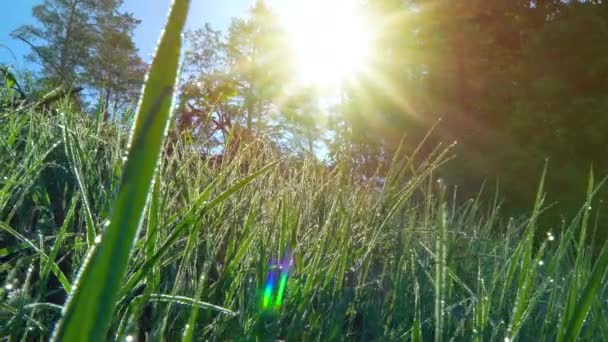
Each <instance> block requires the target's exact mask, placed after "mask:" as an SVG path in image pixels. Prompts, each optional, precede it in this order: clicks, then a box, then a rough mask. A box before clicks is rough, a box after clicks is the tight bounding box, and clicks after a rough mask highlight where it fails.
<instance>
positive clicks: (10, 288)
mask: <svg viewBox="0 0 608 342" xmlns="http://www.w3.org/2000/svg"><path fill="white" fill-rule="evenodd" d="M4 288H5V289H6V290H7V291H11V290H12V289H13V284H11V283H7V284H6V285H4Z"/></svg>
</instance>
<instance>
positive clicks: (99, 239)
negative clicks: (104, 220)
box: [95, 234, 101, 243]
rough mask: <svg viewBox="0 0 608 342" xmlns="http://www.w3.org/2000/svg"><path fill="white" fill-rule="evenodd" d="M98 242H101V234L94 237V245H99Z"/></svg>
mask: <svg viewBox="0 0 608 342" xmlns="http://www.w3.org/2000/svg"><path fill="white" fill-rule="evenodd" d="M100 242H101V234H99V235H97V236H96V237H95V243H100Z"/></svg>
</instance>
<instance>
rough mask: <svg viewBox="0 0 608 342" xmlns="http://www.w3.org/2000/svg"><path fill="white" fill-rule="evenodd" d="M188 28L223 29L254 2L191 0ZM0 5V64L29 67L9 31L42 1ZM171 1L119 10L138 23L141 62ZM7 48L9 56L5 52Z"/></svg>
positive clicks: (139, 2) (278, 5) (136, 2)
mask: <svg viewBox="0 0 608 342" xmlns="http://www.w3.org/2000/svg"><path fill="white" fill-rule="evenodd" d="M191 1H192V3H191V8H190V16H189V18H188V24H187V25H188V28H196V27H199V26H202V25H203V24H204V23H206V22H209V23H211V24H212V25H213V27H215V28H219V29H222V30H223V29H225V28H226V27H227V26H228V24H229V23H230V19H231V18H233V17H241V16H243V15H245V14H246V13H247V10H248V8H249V7H251V6H252V5H253V3H254V2H255V0H212V1H210V0H191ZM291 1H292V0H274V1H267V3H269V4H270V5H271V6H272V7H273V8H275V9H276V10H278V11H281V10H282V8H284V7H285V6H286V4H288V3H289V2H291ZM3 2H4V4H2V5H0V9H1V10H2V12H3V13H2V20H0V63H8V64H12V65H16V66H17V67H18V68H25V67H31V66H32V65H31V64H28V63H27V62H25V61H24V60H23V55H25V54H26V53H28V52H29V49H28V47H27V46H26V45H25V44H24V43H22V42H19V41H16V40H14V39H12V38H11V37H10V33H11V31H13V30H14V29H15V28H17V27H19V26H20V25H23V24H30V23H33V22H34V21H33V18H32V7H33V6H35V5H37V4H40V3H41V2H42V0H14V1H8V0H5V1H3ZM170 3H171V0H125V4H124V7H123V10H126V11H128V12H133V13H134V14H135V17H136V18H138V19H140V20H142V23H141V24H140V25H139V27H138V29H137V31H136V32H135V42H136V44H137V47H138V48H139V50H140V54H141V55H142V57H143V58H144V60H146V61H149V60H150V55H151V54H152V53H153V52H154V46H155V44H156V42H157V40H158V38H159V35H160V32H161V29H162V27H163V25H164V24H165V20H166V15H167V10H168V8H169V5H170ZM5 47H8V48H9V49H10V50H11V51H12V53H13V54H14V55H15V58H16V59H17V60H15V58H14V57H13V55H12V54H11V53H10V52H9V51H8V50H7V49H6V48H5Z"/></svg>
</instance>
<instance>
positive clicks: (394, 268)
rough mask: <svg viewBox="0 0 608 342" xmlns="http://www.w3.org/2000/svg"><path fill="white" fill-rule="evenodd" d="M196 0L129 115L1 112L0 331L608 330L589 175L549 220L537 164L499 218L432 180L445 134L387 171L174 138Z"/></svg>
mask: <svg viewBox="0 0 608 342" xmlns="http://www.w3.org/2000/svg"><path fill="white" fill-rule="evenodd" d="M187 3H188V2H187V1H176V2H175V7H174V12H173V13H172V15H171V17H170V19H169V25H168V27H167V30H166V31H165V35H164V38H163V39H162V40H161V43H160V45H159V49H158V51H157V56H156V58H155V60H154V62H153V64H152V68H151V71H150V74H149V75H148V81H147V84H146V88H145V90H144V93H143V95H142V101H141V104H140V107H139V110H138V113H137V115H136V116H135V117H125V118H124V120H123V121H121V122H111V123H103V122H102V115H97V116H94V117H91V116H88V115H85V114H83V113H79V112H77V111H74V110H71V109H70V107H69V105H67V104H65V105H62V106H59V110H57V111H33V110H29V111H27V110H26V111H8V112H3V113H0V234H1V235H0V260H2V265H1V266H0V281H1V282H2V285H3V286H2V289H1V290H0V336H2V340H8V341H30V340H41V341H42V340H48V339H49V338H51V336H54V339H55V340H61V341H83V340H89V341H102V340H116V341H134V340H142V341H143V340H154V341H160V340H167V341H175V340H180V339H181V340H182V341H192V340H290V341H294V340H296V341H297V340H317V341H328V340H360V341H368V340H379V341H383V340H399V341H400V340H412V341H421V340H435V341H442V340H462V341H470V340H475V341H482V340H484V341H485V340H492V341H495V340H502V341H513V340H530V341H555V340H558V341H573V340H576V339H577V338H579V339H582V340H598V341H605V340H608V318H607V316H608V315H607V312H606V311H607V310H608V302H607V300H606V299H607V297H606V295H607V289H606V287H607V282H606V281H605V273H606V269H607V268H608V248H606V246H605V244H604V242H603V241H598V238H597V237H598V236H600V232H601V230H604V229H605V227H604V226H602V223H601V221H600V220H598V219H597V218H598V217H599V214H600V211H601V208H600V207H599V206H595V205H592V203H595V202H594V195H595V194H596V192H597V190H598V189H599V187H601V183H602V181H596V180H594V178H593V175H591V176H590V179H589V188H588V190H587V194H588V195H587V200H586V201H584V202H583V203H581V210H580V212H579V214H578V215H576V216H575V217H572V218H570V219H565V220H564V221H563V222H562V224H561V225H558V226H544V225H543V224H541V223H540V222H543V221H542V220H540V218H542V217H543V215H557V214H558V213H555V212H554V211H553V212H552V211H550V210H549V211H547V210H546V209H547V206H548V205H549V203H544V193H545V189H544V188H543V179H540V180H539V190H538V196H537V198H536V201H535V205H534V206H533V208H530V212H529V214H528V215H525V216H521V217H514V218H509V217H504V216H503V215H502V214H501V211H500V200H499V199H500V197H499V196H493V195H492V194H483V193H481V194H480V196H478V197H477V198H474V199H469V200H466V199H460V198H459V197H458V193H457V192H454V191H453V188H452V186H451V185H450V184H444V183H443V182H442V181H441V180H440V179H437V178H436V177H435V175H436V174H437V173H438V171H439V170H440V168H441V167H442V165H443V164H444V163H445V162H447V161H448V160H449V159H450V158H451V156H452V154H451V152H450V148H449V147H448V148H442V147H438V148H437V149H436V150H435V152H434V153H432V154H431V155H430V156H425V157H421V156H417V155H416V153H415V152H416V149H413V150H411V151H410V150H408V151H406V150H402V151H399V152H397V154H396V155H395V156H394V158H393V161H392V163H391V165H392V166H391V168H390V170H389V171H388V174H387V175H386V176H385V177H384V181H383V182H381V183H379V182H376V181H369V180H368V181H362V180H361V179H360V177H357V175H356V174H353V173H352V172H351V165H350V164H349V163H348V161H347V160H343V161H338V162H337V164H336V165H334V166H333V167H327V166H325V165H323V164H322V163H320V162H318V161H315V160H312V159H301V158H295V157H289V156H280V155H275V154H274V152H270V151H273V150H272V149H267V148H265V147H264V144H263V143H255V144H249V145H247V144H242V145H241V146H240V147H241V148H240V149H238V150H237V151H233V153H232V154H231V155H230V156H229V157H225V158H223V159H222V161H221V163H209V162H208V161H207V160H205V159H204V158H201V156H200V154H199V153H197V152H196V150H197V149H196V146H197V143H204V142H197V143H193V142H192V141H191V140H190V139H189V138H188V137H187V136H181V135H178V134H173V135H170V136H171V137H172V138H171V139H165V140H166V141H164V142H163V136H164V135H165V126H166V123H167V122H168V119H169V112H170V102H171V96H170V95H171V89H172V88H173V86H174V82H175V79H176V70H177V65H178V59H179V50H180V46H179V41H180V39H179V36H180V32H181V27H182V26H183V23H184V21H185V13H186V11H187ZM134 123H135V124H134ZM133 125H134V128H133V129H132V128H131V127H132V126H133ZM148 190H150V191H148ZM590 246H600V248H595V249H594V248H592V247H590ZM602 246H603V247H602Z"/></svg>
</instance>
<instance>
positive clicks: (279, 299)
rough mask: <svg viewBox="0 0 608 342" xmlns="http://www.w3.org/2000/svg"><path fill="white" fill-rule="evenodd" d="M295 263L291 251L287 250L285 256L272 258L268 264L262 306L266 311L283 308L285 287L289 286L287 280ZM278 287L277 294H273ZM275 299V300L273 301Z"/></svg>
mask: <svg viewBox="0 0 608 342" xmlns="http://www.w3.org/2000/svg"><path fill="white" fill-rule="evenodd" d="M292 265H293V256H292V254H291V253H289V252H286V253H285V255H284V256H283V258H282V259H281V260H280V261H278V262H275V261H274V260H272V259H271V261H270V262H269V265H268V269H269V271H268V275H267V276H266V283H265V284H264V291H263V297H262V308H263V309H264V310H265V311H266V310H269V309H271V308H272V309H273V310H274V311H278V310H280V309H281V305H282V304H283V298H284V296H285V289H286V288H287V281H288V279H289V273H290V272H291V267H292ZM277 275H278V280H279V283H278V288H276V287H277ZM275 288H276V290H277V291H276V295H274V296H273V293H274V290H275ZM273 299H274V301H273Z"/></svg>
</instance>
